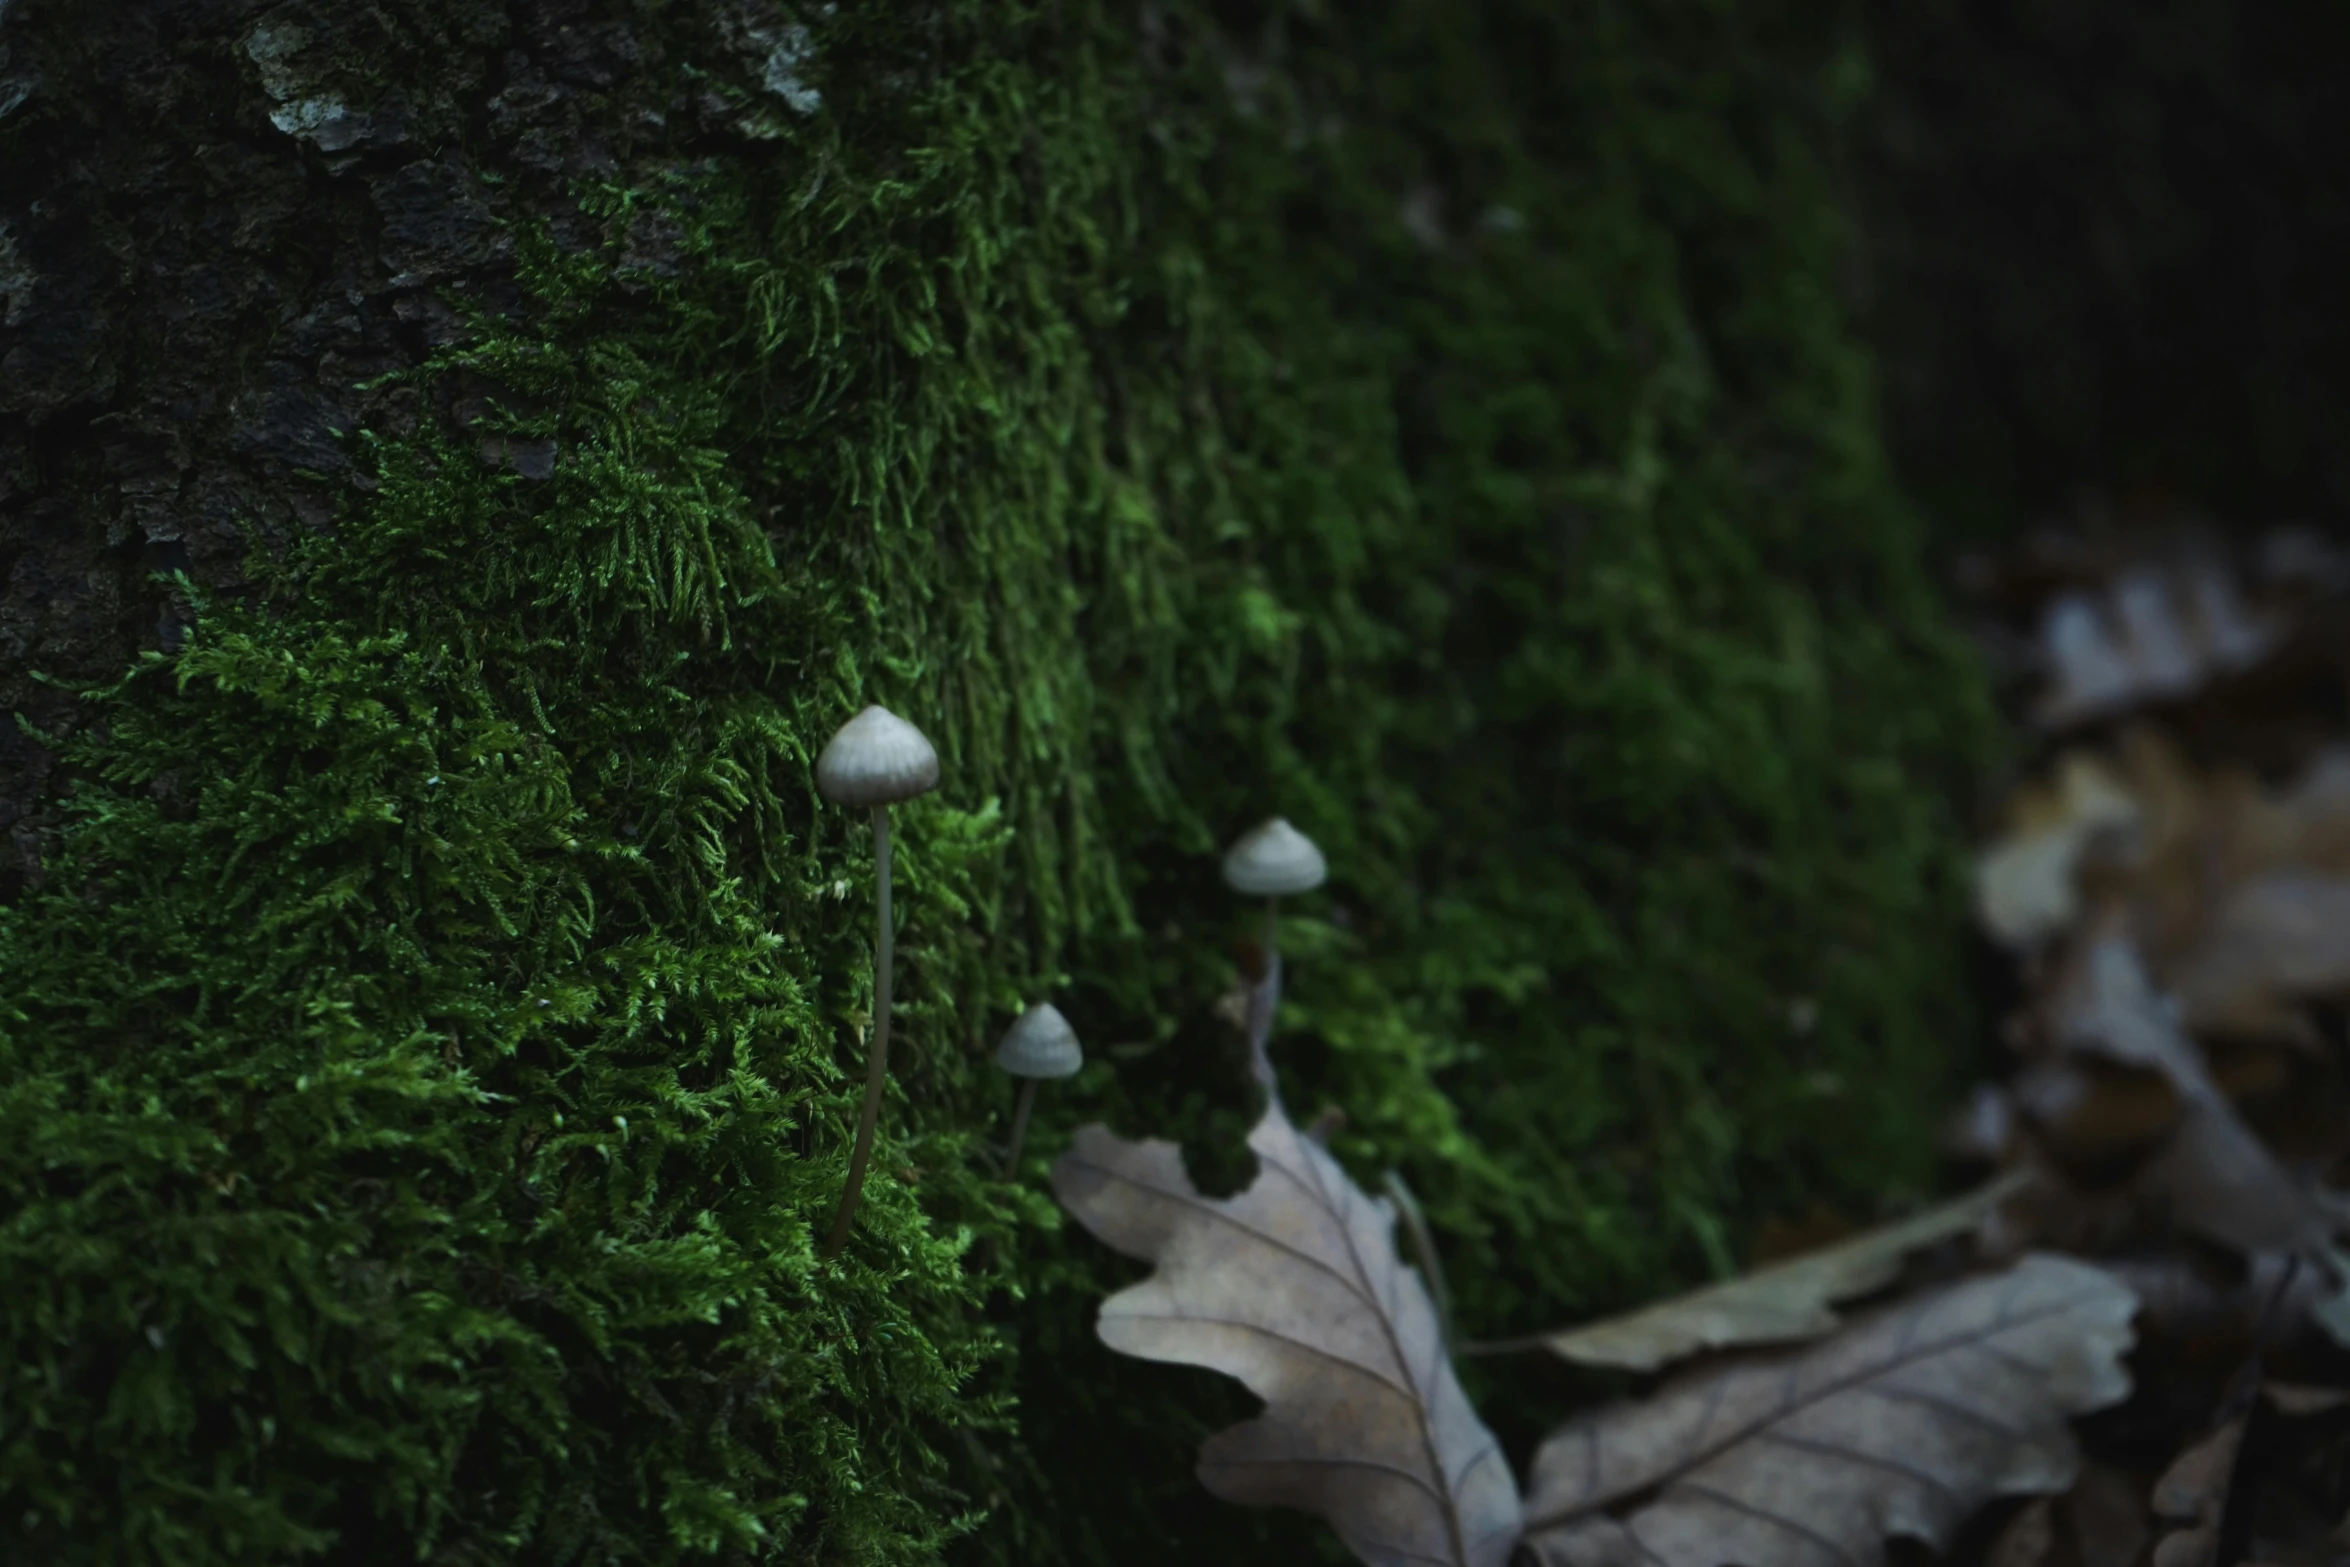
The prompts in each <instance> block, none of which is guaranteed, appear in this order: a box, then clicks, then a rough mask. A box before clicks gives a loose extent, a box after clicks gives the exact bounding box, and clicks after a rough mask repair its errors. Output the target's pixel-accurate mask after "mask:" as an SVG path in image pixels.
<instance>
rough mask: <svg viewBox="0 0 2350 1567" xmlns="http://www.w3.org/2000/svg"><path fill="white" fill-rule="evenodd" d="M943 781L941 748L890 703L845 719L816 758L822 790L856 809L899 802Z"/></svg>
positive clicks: (928, 789)
mask: <svg viewBox="0 0 2350 1567" xmlns="http://www.w3.org/2000/svg"><path fill="white" fill-rule="evenodd" d="M937 787H938V752H937V750H935V749H934V748H933V747H932V746H931V744H930V741H929V740H928V739H927V738H925V737H924V735H923V733H922V731H921V730H919V729H917V728H915V727H914V726H913V725H912V724H909V723H907V722H906V721H905V720H904V719H902V718H900V717H899V716H898V715H897V714H895V713H893V712H891V711H890V710H889V709H888V708H886V707H879V706H875V707H868V708H866V709H865V711H863V712H862V713H859V714H858V715H857V716H856V717H854V718H852V719H850V720H849V721H848V722H847V723H845V724H843V725H841V726H840V732H839V733H838V734H836V735H834V736H833V737H832V739H831V741H830V743H828V744H827V745H826V746H825V747H824V754H823V755H821V756H819V757H817V758H816V790H817V792H818V793H819V794H821V795H823V796H824V798H826V799H827V800H830V801H831V802H832V803H833V804H835V805H845V806H847V807H849V808H850V809H851V810H862V809H865V808H866V807H868V806H878V805H896V804H897V803H898V802H899V801H901V800H911V799H913V798H914V797H915V796H916V795H921V794H928V793H929V792H930V791H931V790H933V789H935V788H937Z"/></svg>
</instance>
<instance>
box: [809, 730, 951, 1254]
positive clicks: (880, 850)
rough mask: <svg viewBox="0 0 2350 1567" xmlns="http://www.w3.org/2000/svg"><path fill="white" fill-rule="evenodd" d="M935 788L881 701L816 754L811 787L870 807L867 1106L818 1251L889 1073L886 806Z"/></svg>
mask: <svg viewBox="0 0 2350 1567" xmlns="http://www.w3.org/2000/svg"><path fill="white" fill-rule="evenodd" d="M937 787H938V752H937V751H936V750H935V749H933V748H932V746H931V744H930V742H929V741H928V740H927V739H925V738H924V737H923V734H922V731H921V730H919V729H916V728H915V727H914V726H913V725H912V724H909V723H907V722H906V721H905V720H904V719H902V718H900V717H898V715H897V714H895V713H893V712H891V711H890V710H889V709H888V708H886V707H868V708H866V709H865V711H863V712H862V713H859V714H858V715H857V716H856V717H854V718H852V719H850V720H849V721H848V722H847V723H845V724H843V725H841V726H840V732H839V733H837V734H835V735H834V736H833V737H832V739H831V741H830V743H828V744H827V745H826V746H825V747H824V753H823V755H821V756H819V757H817V758H816V789H817V792H818V793H820V794H822V795H823V796H824V798H826V799H827V800H830V801H831V802H832V803H833V804H835V805H845V806H847V807H849V808H850V809H851V810H870V811H872V813H873V903H874V916H875V920H876V922H877V925H876V935H875V938H874V952H873V1034H872V1037H871V1040H870V1042H869V1044H868V1046H867V1049H866V1054H865V1106H864V1109H863V1110H862V1111H861V1112H860V1113H859V1114H858V1116H857V1141H856V1146H855V1147H854V1148H853V1149H852V1150H851V1151H850V1154H849V1180H848V1186H847V1188H846V1189H845V1190H844V1191H842V1193H841V1196H840V1211H839V1212H838V1213H836V1214H834V1215H833V1220H832V1233H831V1235H829V1236H828V1237H826V1239H825V1242H824V1250H823V1255H824V1256H827V1257H830V1256H832V1255H833V1254H835V1253H836V1252H838V1251H839V1250H840V1249H841V1247H842V1246H843V1245H844V1244H845V1243H846V1242H847V1241H848V1238H849V1226H850V1224H851V1223H853V1222H854V1221H855V1219H856V1217H857V1199H858V1197H859V1196H860V1195H862V1194H863V1192H864V1190H865V1167H866V1165H867V1164H868V1163H870V1162H871V1160H872V1158H873V1126H874V1123H875V1122H876V1121H877V1120H879V1119H880V1116H881V1085H882V1084H883V1082H885V1081H886V1080H887V1079H888V1077H889V993H890V979H891V970H892V967H893V965H894V960H895V950H894V946H895V944H894V941H893V939H892V932H891V930H890V921H889V808H890V807H891V806H893V805H896V804H897V803H899V802H900V801H902V800H911V799H913V798H914V797H915V796H916V795H922V794H928V793H929V792H930V791H931V790H933V789H935V788H937Z"/></svg>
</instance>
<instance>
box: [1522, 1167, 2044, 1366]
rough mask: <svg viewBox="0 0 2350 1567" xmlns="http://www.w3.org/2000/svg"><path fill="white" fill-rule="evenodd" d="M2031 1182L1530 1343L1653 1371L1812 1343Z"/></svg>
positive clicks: (2022, 1180) (1583, 1360)
mask: <svg viewBox="0 0 2350 1567" xmlns="http://www.w3.org/2000/svg"><path fill="white" fill-rule="evenodd" d="M2030 1181H2031V1177H2030V1176H2029V1175H2027V1174H2024V1173H2022V1172H2016V1173H2013V1174H2010V1175H2006V1176H2003V1177H2001V1178H2000V1179H1999V1180H1996V1181H1993V1182H1992V1183H1990V1184H1989V1185H1987V1186H1984V1187H1981V1188H1979V1189H1977V1190H1975V1191H1972V1192H1969V1193H1967V1194H1966V1195H1965V1196H1963V1197H1958V1198H1954V1199H1952V1200H1951V1201H1949V1202H1946V1203H1943V1204H1941V1205H1939V1206H1938V1207H1933V1208H1929V1209H1927V1210H1926V1211H1925V1212H1923V1213H1917V1214H1912V1215H1911V1216H1910V1217H1908V1218H1906V1219H1900V1220H1897V1221H1895V1222H1894V1223H1891V1224H1885V1225H1879V1226H1878V1227H1877V1228H1875V1229H1873V1230H1867V1231H1864V1232H1862V1233H1861V1234H1859V1235H1855V1236H1854V1237H1852V1238H1851V1239H1850V1240H1847V1241H1840V1242H1838V1243H1837V1244H1835V1245H1833V1246H1828V1247H1823V1248H1822V1249H1820V1250H1818V1251H1815V1252H1809V1253H1807V1254H1805V1255H1803V1256H1800V1257H1791V1258H1789V1259H1788V1260H1786V1261H1785V1262H1778V1263H1773V1264H1771V1265H1770V1266H1769V1267H1765V1268H1757V1269H1755V1270H1754V1271H1753V1272H1752V1273H1745V1274H1741V1275H1739V1276H1738V1277H1737V1278H1734V1279H1724V1280H1723V1281H1722V1282H1721V1283H1719V1284H1710V1285H1707V1286H1706V1287H1705V1288H1704V1289H1700V1290H1692V1291H1690V1292H1689V1293H1688V1294H1686V1295H1677V1296H1675V1297H1674V1298H1673V1299H1671V1300H1664V1301H1659V1302H1657V1303H1656V1304H1655V1305H1653V1306H1645V1307H1642V1308H1641V1309H1640V1310H1638V1311H1633V1312H1628V1313H1626V1314H1625V1315H1623V1316H1620V1317H1609V1318H1608V1319H1606V1320H1605V1321H1602V1322H1593V1323H1589V1324H1586V1325H1585V1326H1583V1327H1579V1328H1569V1329H1567V1330H1565V1331H1563V1332H1559V1333H1550V1334H1545V1335H1544V1336H1543V1337H1541V1338H1539V1339H1535V1340H1531V1341H1528V1343H1530V1344H1539V1345H1540V1346H1541V1347H1542V1348H1544V1349H1547V1350H1549V1351H1550V1352H1551V1353H1552V1354H1554V1355H1556V1356H1558V1357H1559V1358H1560V1359H1561V1360H1571V1361H1574V1362H1575V1363H1577V1364H1578V1365H1585V1366H1615V1367H1619V1368H1621V1369H1623V1370H1626V1371H1654V1370H1656V1369H1657V1368H1658V1367H1659V1366H1662V1365H1664V1364H1665V1363H1666V1362H1668V1361H1673V1360H1679V1359H1681V1358H1682V1357H1684V1356H1687V1355H1693V1354H1696V1353H1698V1352H1699V1351H1701V1350H1708V1349H1732V1348H1736V1347H1739V1346H1743V1345H1754V1344H1788V1343H1795V1342H1798V1341H1800V1340H1803V1339H1809V1338H1818V1337H1819V1336H1820V1335H1822V1334H1824V1333H1831V1332H1834V1331H1835V1328H1836V1325H1837V1321H1838V1319H1837V1316H1836V1313H1835V1312H1834V1311H1832V1310H1830V1309H1829V1308H1830V1307H1832V1306H1833V1305H1835V1304H1836V1302H1838V1301H1843V1300H1850V1299H1852V1298H1853V1297H1854V1296H1856V1295H1866V1294H1868V1293H1869V1292H1870V1291H1871V1290H1876V1289H1882V1288H1883V1287H1884V1286H1885V1285H1887V1284H1890V1283H1892V1282H1893V1280H1894V1278H1895V1277H1896V1276H1898V1275H1899V1273H1900V1272H1901V1264H1902V1261H1903V1259H1904V1258H1906V1257H1908V1256H1909V1254H1910V1253H1911V1252H1914V1251H1917V1250H1920V1249H1921V1248H1923V1247H1926V1246H1931V1245H1932V1244H1934V1243H1935V1242H1936V1241H1940V1240H1947V1239H1949V1238H1950V1237H1951V1236H1953V1235H1963V1234H1965V1233H1966V1232H1967V1231H1969V1230H1971V1229H1974V1228H1975V1227H1976V1226H1977V1225H1979V1224H1980V1223H1982V1221H1983V1217H1984V1215H1985V1214H1987V1213H1989V1212H1990V1211H1991V1210H1992V1209H1993V1208H1995V1207H1997V1206H1998V1205H1999V1204H2000V1203H2001V1202H2003V1201H2005V1200H2006V1199H2007V1198H2008V1197H2010V1196H2012V1195H2014V1194H2015V1193H2016V1192H2017V1191H2019V1190H2020V1189H2022V1188H2023V1187H2024V1186H2026V1185H2028V1184H2029V1183H2030ZM1495 1347H1497V1348H1501V1347H1508V1348H1515V1347H1520V1346H1518V1345H1516V1344H1512V1345H1507V1346H1495Z"/></svg>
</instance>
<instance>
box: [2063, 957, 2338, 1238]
mask: <svg viewBox="0 0 2350 1567" xmlns="http://www.w3.org/2000/svg"><path fill="white" fill-rule="evenodd" d="M2053 1023H2054V1029H2055V1033H2056V1035H2057V1038H2058V1040H2059V1041H2060V1042H2061V1043H2062V1044H2063V1045H2064V1046H2065V1047H2066V1048H2068V1049H2071V1050H2075V1051H2082V1052H2089V1053H2094V1054H2102V1055H2105V1056H2109V1057H2112V1058H2113V1059H2115V1060H2119V1061H2125V1062H2128V1063H2130V1064H2132V1065H2134V1066H2140V1067H2145V1068H2148V1069H2151V1070H2153V1071H2155V1072H2159V1073H2161V1074H2162V1075H2163V1076H2164V1077H2166V1078H2168V1079H2169V1080H2170V1082H2171V1084H2172V1086H2173V1087H2174V1088H2175V1089H2176V1090H2177V1092H2178V1095H2179V1098H2180V1099H2181V1100H2182V1101H2183V1102H2184V1111H2183V1113H2182V1115H2181V1116H2180V1118H2179V1124H2178V1127H2177V1129H2176V1130H2175V1131H2173V1132H2172V1133H2171V1135H2170V1137H2169V1139H2168V1141H2167V1142H2165V1143H2164V1145H2163V1146H2162V1148H2161V1149H2160V1151H2158V1152H2157V1153H2156V1154H2155V1155H2154V1157H2153V1158H2152V1159H2151V1160H2150V1161H2148V1163H2147V1164H2146V1166H2145V1167H2144V1168H2143V1169H2142V1170H2141V1171H2140V1172H2139V1175H2138V1184H2139V1187H2140V1189H2141V1191H2142V1193H2143V1194H2144V1196H2145V1197H2146V1198H2147V1199H2148V1200H2149V1201H2150V1202H2152V1203H2154V1204H2157V1205H2159V1206H2160V1207H2162V1208H2164V1209H2165V1210H2167V1212H2168V1213H2169V1215H2170V1217H2171V1218H2172V1219H2173V1220H2175V1221H2176V1222H2177V1223H2179V1224H2181V1225H2183V1226H2184V1227H2186V1228H2188V1229H2190V1230H2193V1231H2194V1232H2196V1233H2197V1234H2200V1235H2204V1236H2206V1237H2208V1238H2210V1239H2212V1240H2216V1241H2218V1242H2220V1243H2221V1244H2222V1245H2225V1246H2230V1247H2233V1248H2235V1249H2237V1250H2239V1251H2243V1252H2248V1253H2249V1252H2261V1251H2298V1250H2310V1249H2313V1248H2315V1247H2316V1246H2318V1245H2319V1244H2320V1243H2322V1241H2323V1240H2324V1237H2325V1226H2324V1223H2323V1220H2322V1216H2321V1214H2320V1213H2319V1210H2318V1207H2317V1204H2316V1201H2315V1199H2313V1198H2312V1197H2311V1195H2310V1193H2309V1191H2308V1189H2307V1188H2306V1187H2304V1186H2303V1185H2302V1183H2300V1182H2299V1181H2297V1180H2295V1179H2294V1178H2293V1176H2292V1174H2291V1172H2289V1171H2288V1170H2286V1169H2285V1167H2284V1166H2283V1165H2281V1164H2279V1163H2278V1162H2277V1159H2276V1157H2275V1155H2273V1154H2271V1153H2270V1152H2269V1151H2268V1149H2267V1147H2266V1146H2265V1145H2263V1144H2262V1142H2261V1141H2260V1139H2259V1138H2258V1137H2257V1136H2256V1135H2254V1133H2253V1131H2252V1129H2251V1128H2250V1127H2248V1126H2246V1125H2245V1124H2244V1121H2243V1118H2242V1117H2241V1116H2239V1115H2238V1114H2237V1113H2236V1109H2235V1107H2234V1106H2233V1105H2232V1104H2230V1103H2229V1102H2228V1098H2227V1096H2226V1095H2225V1094H2223V1093H2221V1092H2220V1091H2219V1087H2218V1085H2217V1084H2215V1083H2214V1082H2213V1081H2212V1079H2211V1074H2210V1072H2209V1070H2208V1069H2207V1068H2206V1067H2205V1065H2204V1061H2203V1057H2202V1055H2201V1054H2200V1053H2199V1052H2198V1051H2197V1050H2196V1048H2195V1043H2194V1041H2193V1040H2191V1039H2189V1038H2188V1037H2187V1035H2186V1033H2185V1031H2184V1030H2183V1029H2182V1028H2181V1027H2180V1026H2179V1019H2178V1013H2177V1011H2176V1009H2175V1008H2174V1007H2173V1006H2172V1005H2171V1004H2170V1003H2169V1002H2168V1001H2167V1000H2166V999H2165V998H2164V997H2163V996H2162V995H2160V994H2159V993H2158V992H2157V991H2156V990H2155V989H2154V986H2153V982H2152V981H2151V980H2150V979H2149V978H2148V977H2147V974H2146V969H2145V965H2144V964H2143V963H2142V962H2141V961H2140V960H2139V957H2138V953H2137V949H2136V948H2135V947H2134V946H2132V945H2131V944H2130V942H2129V941H2128V939H2127V938H2126V937H2123V936H2120V935H2118V934H2115V933H2114V932H2113V931H2111V930H2106V931H2103V932H2100V933H2096V934H2094V935H2092V936H2091V938H2090V939H2089V940H2088V941H2086V942H2085V943H2084V944H2083V945H2082V947H2081V949H2080V950H2079V952H2078V953H2077V954H2076V955H2075V959H2074V962H2073V964H2072V967H2071V969H2070V971H2069V972H2068V974H2067V976H2066V978H2065V980H2064V981H2063V983H2062V984H2061V985H2060V987H2059V989H2058V992H2057V995H2056V997H2055V1002H2054V1007H2053Z"/></svg>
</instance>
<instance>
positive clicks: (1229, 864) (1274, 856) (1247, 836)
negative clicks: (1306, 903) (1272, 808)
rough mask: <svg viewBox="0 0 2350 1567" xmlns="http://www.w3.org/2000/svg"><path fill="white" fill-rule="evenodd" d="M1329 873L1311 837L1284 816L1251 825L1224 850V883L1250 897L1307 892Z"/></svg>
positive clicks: (1281, 896) (1277, 896) (1286, 895)
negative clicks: (1261, 824)
mask: <svg viewBox="0 0 2350 1567" xmlns="http://www.w3.org/2000/svg"><path fill="white" fill-rule="evenodd" d="M1329 874H1330V867H1329V866H1328V865H1327V864H1326V863H1325V862H1324V861H1323V859H1322V851H1321V850H1320V849H1317V848H1315V847H1314V840H1313V839H1311V838H1309V837H1307V836H1306V835H1305V834H1304V833H1302V832H1299V831H1298V830H1297V829H1296V828H1295V827H1292V826H1290V825H1289V819H1288V818H1287V817H1284V816H1276V817H1274V818H1273V819H1272V820H1271V821H1269V822H1266V823H1265V824H1264V825H1263V826H1261V827H1254V828H1251V829H1250V830H1249V831H1248V832H1246V833H1244V834H1243V835H1242V836H1241V838H1240V840H1239V841H1238V842H1237V843H1235V844H1233V845H1232V847H1231V848H1229V849H1227V850H1225V851H1224V883H1225V885H1226V886H1228V887H1230V888H1231V889H1232V890H1233V891H1234V892H1238V893H1244V894H1246V895H1247V896H1249V897H1252V898H1285V897H1288V896H1289V895H1290V894H1292V893H1298V892H1311V891H1313V890H1314V889H1315V888H1316V887H1319V886H1321V885H1322V883H1323V881H1324V880H1325V879H1326V878H1327V877H1328V876H1329Z"/></svg>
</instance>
